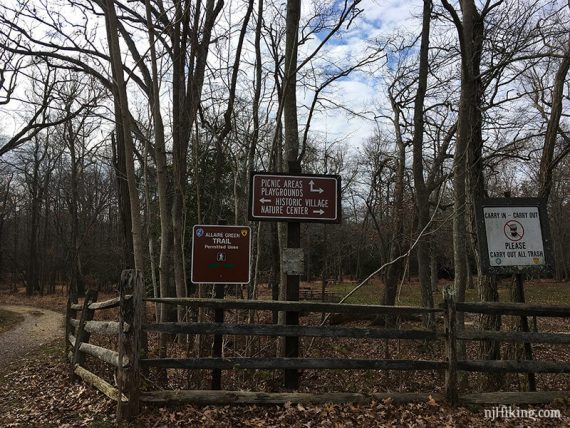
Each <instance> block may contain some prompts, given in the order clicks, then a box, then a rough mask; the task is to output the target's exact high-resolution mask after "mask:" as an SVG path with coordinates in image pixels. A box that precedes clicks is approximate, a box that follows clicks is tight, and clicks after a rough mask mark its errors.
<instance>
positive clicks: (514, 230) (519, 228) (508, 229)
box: [504, 220, 524, 242]
mask: <svg viewBox="0 0 570 428" xmlns="http://www.w3.org/2000/svg"><path fill="white" fill-rule="evenodd" d="M504 232H505V236H506V237H507V239H509V240H510V241H515V242H516V241H520V240H521V239H522V238H523V236H524V227H523V225H522V224H520V223H519V222H518V221H516V220H509V221H507V222H506V223H505V227H504Z"/></svg>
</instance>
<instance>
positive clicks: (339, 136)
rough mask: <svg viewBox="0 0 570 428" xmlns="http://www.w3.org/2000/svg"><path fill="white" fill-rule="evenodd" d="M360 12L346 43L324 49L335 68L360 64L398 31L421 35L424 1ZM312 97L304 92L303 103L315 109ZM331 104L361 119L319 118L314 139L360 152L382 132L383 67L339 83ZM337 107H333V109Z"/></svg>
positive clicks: (331, 113)
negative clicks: (343, 144) (378, 43)
mask: <svg viewBox="0 0 570 428" xmlns="http://www.w3.org/2000/svg"><path fill="white" fill-rule="evenodd" d="M303 3H304V10H303V15H304V16H308V15H309V14H310V10H308V9H309V6H308V3H309V2H303ZM358 8H359V9H361V10H362V12H361V13H360V15H359V16H358V17H357V18H356V20H355V21H353V22H352V23H351V25H350V27H349V29H348V30H345V28H346V26H345V27H344V28H343V34H342V38H340V39H338V38H336V39H334V40H332V41H331V43H329V44H328V45H327V46H326V47H325V48H324V50H323V52H324V56H325V57H326V59H327V60H328V61H330V62H331V63H333V64H342V63H346V62H347V60H348V61H350V60H352V61H353V62H355V61H356V60H357V58H359V57H363V56H364V55H366V54H367V53H369V52H370V48H371V47H373V46H374V45H375V40H377V39H382V38H383V37H387V36H388V35H389V34H394V33H397V32H405V31H410V30H412V31H414V30H415V32H416V33H418V32H419V31H420V21H419V20H418V14H421V9H422V2H421V1H402V0H364V1H362V2H361V3H360V4H359V5H358ZM317 44H318V41H317V40H314V41H313V42H312V43H309V44H308V45H307V46H305V47H304V49H302V50H301V51H300V52H299V61H300V62H301V61H302V60H303V57H304V55H305V56H306V55H307V51H312V50H313V49H314V48H315V46H316V45H317ZM312 96H313V94H312V93H310V92H308V91H304V90H302V89H300V90H299V91H298V100H299V102H300V103H303V104H306V105H308V104H310V102H311V100H312ZM325 97H326V98H327V99H330V100H332V101H333V102H334V103H336V104H338V105H343V106H345V107H346V109H347V110H350V111H352V112H355V113H359V114H358V115H354V114H350V113H348V112H347V111H342V110H341V109H338V108H336V109H331V110H328V111H327V112H323V113H319V114H317V115H315V117H314V119H313V122H312V123H311V131H312V133H313V135H314V137H315V138H319V139H326V140H329V141H344V142H346V143H347V145H348V146H350V147H360V146H361V145H362V143H363V142H364V141H365V140H366V139H367V138H369V137H371V136H372V135H373V134H374V131H375V129H376V128H377V127H378V124H377V122H376V121H375V120H374V117H375V116H377V114H378V110H379V109H381V108H382V105H385V103H386V96H385V90H384V85H383V81H382V79H381V78H380V75H379V70H378V68H377V67H376V68H371V67H369V68H368V69H366V70H364V72H353V73H352V74H351V75H349V76H348V77H346V78H343V79H342V80H341V81H338V82H335V83H334V84H333V86H332V88H331V90H329V91H327V92H326V94H325ZM328 105H329V106H332V104H331V103H329V104H328Z"/></svg>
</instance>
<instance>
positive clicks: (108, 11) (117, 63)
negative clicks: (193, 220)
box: [105, 0, 144, 272]
mask: <svg viewBox="0 0 570 428" xmlns="http://www.w3.org/2000/svg"><path fill="white" fill-rule="evenodd" d="M105 23H106V27H107V41H108V43H109V57H110V61H111V68H112V71H113V79H114V81H115V85H116V86H115V94H114V95H115V97H116V98H118V100H119V108H120V123H121V126H122V129H123V142H124V148H125V170H126V174H127V184H128V189H129V203H130V210H131V223H132V225H131V227H132V229H131V236H132V241H133V253H134V262H135V269H136V270H140V271H141V272H144V246H143V240H142V227H141V218H140V203H139V195H138V190H137V186H136V180H135V165H134V154H133V153H134V149H133V138H132V135H131V126H130V114H129V103H128V99H127V88H126V84H125V79H124V76H123V65H122V62H121V50H120V45H119V33H118V30H117V15H116V13H115V5H114V3H113V1H112V0H105Z"/></svg>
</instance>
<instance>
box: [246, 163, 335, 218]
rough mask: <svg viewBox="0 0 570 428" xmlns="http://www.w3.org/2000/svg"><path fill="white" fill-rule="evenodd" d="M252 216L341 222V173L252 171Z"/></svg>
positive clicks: (250, 206) (250, 210) (250, 193)
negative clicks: (316, 173)
mask: <svg viewBox="0 0 570 428" xmlns="http://www.w3.org/2000/svg"><path fill="white" fill-rule="evenodd" d="M249 195H250V204H249V208H250V209H249V218H250V220H268V221H298V222H318V223H340V220H341V209H340V176H338V175H315V174H303V175H289V174H268V173H253V174H252V177H251V183H250V192H249Z"/></svg>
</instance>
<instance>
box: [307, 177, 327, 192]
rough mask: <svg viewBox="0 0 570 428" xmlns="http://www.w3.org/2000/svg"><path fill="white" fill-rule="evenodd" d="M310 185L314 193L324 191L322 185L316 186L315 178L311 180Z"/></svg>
mask: <svg viewBox="0 0 570 428" xmlns="http://www.w3.org/2000/svg"><path fill="white" fill-rule="evenodd" d="M309 186H311V188H310V191H311V192H313V193H323V192H324V190H323V189H321V188H320V187H317V188H315V187H314V186H315V182H314V181H313V180H311V181H309Z"/></svg>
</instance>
